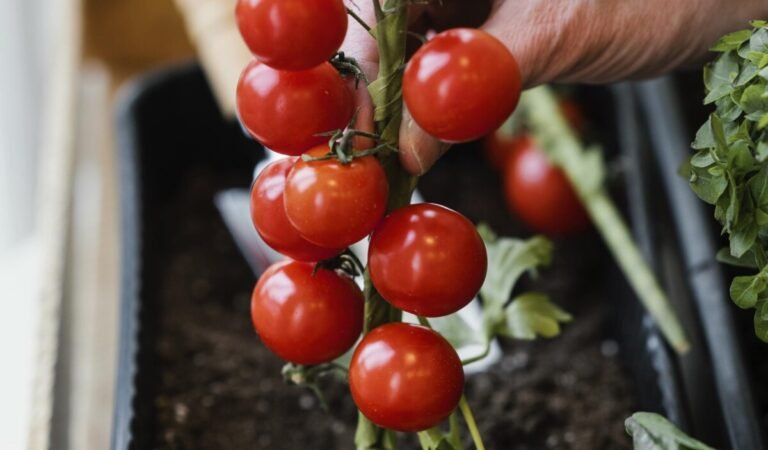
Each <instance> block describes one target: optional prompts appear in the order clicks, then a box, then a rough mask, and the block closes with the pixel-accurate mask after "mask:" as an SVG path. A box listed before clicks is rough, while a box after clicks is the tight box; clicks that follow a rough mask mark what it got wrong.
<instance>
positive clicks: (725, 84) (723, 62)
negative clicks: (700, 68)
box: [704, 52, 739, 104]
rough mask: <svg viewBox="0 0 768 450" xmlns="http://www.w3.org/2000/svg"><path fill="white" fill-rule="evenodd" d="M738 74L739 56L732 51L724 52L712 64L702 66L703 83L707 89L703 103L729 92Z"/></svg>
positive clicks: (710, 101) (712, 100)
mask: <svg viewBox="0 0 768 450" xmlns="http://www.w3.org/2000/svg"><path fill="white" fill-rule="evenodd" d="M738 75H739V58H738V56H737V55H736V54H735V53H734V52H727V53H724V54H722V55H721V56H720V57H719V58H718V59H717V60H716V61H715V62H714V63H713V64H708V65H707V66H706V67H705V68H704V85H705V86H706V88H707V91H708V93H707V96H706V97H705V98H704V104H709V103H712V102H714V101H715V100H718V99H720V98H722V97H725V96H726V95H728V94H730V92H731V90H733V81H734V80H735V79H736V77H737V76H738Z"/></svg>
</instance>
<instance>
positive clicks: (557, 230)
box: [504, 135, 590, 237]
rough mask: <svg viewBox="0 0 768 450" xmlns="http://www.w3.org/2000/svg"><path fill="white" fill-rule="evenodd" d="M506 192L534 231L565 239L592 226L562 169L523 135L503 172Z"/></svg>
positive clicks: (517, 213)
mask: <svg viewBox="0 0 768 450" xmlns="http://www.w3.org/2000/svg"><path fill="white" fill-rule="evenodd" d="M504 192H505V197H506V199H507V204H508V205H509V207H510V209H511V210H512V211H513V212H514V213H515V214H516V215H517V216H518V217H520V218H521V219H522V220H523V222H525V223H526V224H528V226H530V227H531V228H532V229H533V230H535V231H537V232H540V233H544V234H546V235H549V236H555V237H556V236H564V235H568V234H573V233H578V232H580V231H584V230H585V229H587V228H588V227H589V223H590V221H589V216H588V215H587V212H586V211H585V210H584V207H583V206H582V204H581V201H580V200H579V197H578V195H577V194H576V192H575V191H574V190H573V187H572V186H571V183H570V181H569V180H568V178H567V177H566V175H565V174H564V173H563V171H562V170H560V168H558V167H556V166H555V165H553V164H552V163H551V162H550V161H549V159H548V158H547V155H546V154H545V153H544V152H543V151H542V150H540V149H539V148H537V147H536V143H535V142H534V141H533V139H532V138H531V137H530V136H527V135H526V136H523V137H521V138H520V139H519V140H518V141H517V145H516V147H515V148H514V149H513V150H512V153H511V155H510V157H509V159H508V161H507V163H506V167H505V169H504Z"/></svg>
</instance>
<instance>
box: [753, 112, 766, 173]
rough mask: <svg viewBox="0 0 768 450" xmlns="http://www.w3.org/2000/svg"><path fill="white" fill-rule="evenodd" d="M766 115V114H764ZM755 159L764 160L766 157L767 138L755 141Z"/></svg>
mask: <svg viewBox="0 0 768 450" xmlns="http://www.w3.org/2000/svg"><path fill="white" fill-rule="evenodd" d="M766 117H768V115H766ZM756 153H757V160H758V161H760V162H764V161H765V160H766V158H768V140H762V141H760V142H758V143H757V150H756Z"/></svg>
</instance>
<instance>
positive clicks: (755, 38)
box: [749, 28, 768, 53]
mask: <svg viewBox="0 0 768 450" xmlns="http://www.w3.org/2000/svg"><path fill="white" fill-rule="evenodd" d="M749 49H750V50H752V51H753V52H762V53H768V29H766V28H759V29H757V30H755V31H754V34H752V37H751V38H750V39H749Z"/></svg>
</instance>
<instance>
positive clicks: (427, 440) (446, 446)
mask: <svg viewBox="0 0 768 450" xmlns="http://www.w3.org/2000/svg"><path fill="white" fill-rule="evenodd" d="M416 435H417V436H418V438H419V444H421V448H422V450H457V449H456V448H455V447H454V446H453V444H451V442H450V440H449V439H448V437H447V436H445V435H444V434H443V433H442V432H441V431H440V429H439V428H430V429H429V430H425V431H420V432H418V433H417V434H416Z"/></svg>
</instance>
